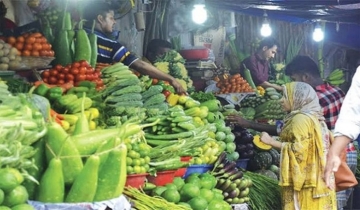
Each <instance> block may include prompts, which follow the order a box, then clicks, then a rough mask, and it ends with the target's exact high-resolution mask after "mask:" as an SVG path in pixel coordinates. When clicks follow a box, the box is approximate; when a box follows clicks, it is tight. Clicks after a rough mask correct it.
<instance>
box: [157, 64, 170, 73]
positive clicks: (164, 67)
mask: <svg viewBox="0 0 360 210" xmlns="http://www.w3.org/2000/svg"><path fill="white" fill-rule="evenodd" d="M154 66H155V67H156V68H158V69H159V70H161V71H162V72H164V73H166V74H168V73H169V72H170V71H169V62H156V63H154Z"/></svg>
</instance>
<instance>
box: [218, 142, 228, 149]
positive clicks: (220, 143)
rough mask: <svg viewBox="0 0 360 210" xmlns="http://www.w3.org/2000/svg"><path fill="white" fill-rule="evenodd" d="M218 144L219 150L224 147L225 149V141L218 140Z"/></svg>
mask: <svg viewBox="0 0 360 210" xmlns="http://www.w3.org/2000/svg"><path fill="white" fill-rule="evenodd" d="M218 145H219V148H220V151H225V149H226V143H225V142H223V141H218Z"/></svg>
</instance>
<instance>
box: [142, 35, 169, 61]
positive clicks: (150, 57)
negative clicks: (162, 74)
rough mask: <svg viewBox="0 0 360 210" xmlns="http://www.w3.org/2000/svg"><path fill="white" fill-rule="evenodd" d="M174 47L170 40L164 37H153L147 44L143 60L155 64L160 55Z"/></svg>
mask: <svg viewBox="0 0 360 210" xmlns="http://www.w3.org/2000/svg"><path fill="white" fill-rule="evenodd" d="M172 49H173V47H172V44H171V43H170V42H168V41H166V40H163V39H152V40H151V41H150V42H149V43H148V45H147V46H146V53H145V55H144V57H143V60H145V61H148V62H150V63H152V64H154V63H155V61H156V59H157V58H158V57H161V56H163V55H164V54H165V53H167V52H169V51H170V50H172Z"/></svg>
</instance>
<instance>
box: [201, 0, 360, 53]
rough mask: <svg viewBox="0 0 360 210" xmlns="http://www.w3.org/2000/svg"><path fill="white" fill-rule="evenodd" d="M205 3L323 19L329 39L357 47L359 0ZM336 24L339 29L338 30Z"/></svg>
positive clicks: (278, 16) (284, 17)
mask: <svg viewBox="0 0 360 210" xmlns="http://www.w3.org/2000/svg"><path fill="white" fill-rule="evenodd" d="M206 4H207V5H209V6H211V7H216V8H219V9H225V10H231V11H234V12H236V13H242V14H247V15H254V16H263V14H264V11H266V13H267V15H268V19H270V20H271V19H273V20H280V21H288V22H293V23H309V22H315V21H319V20H322V21H325V22H326V23H327V26H326V31H325V32H326V37H327V40H328V41H332V42H336V43H339V44H343V45H346V46H349V47H352V48H357V49H360V38H359V34H360V0H268V1H254V0H222V1H219V0H206ZM337 28H338V29H339V30H337Z"/></svg>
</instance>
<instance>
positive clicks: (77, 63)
mask: <svg viewBox="0 0 360 210" xmlns="http://www.w3.org/2000/svg"><path fill="white" fill-rule="evenodd" d="M71 67H75V68H79V67H80V62H74V63H72V64H71Z"/></svg>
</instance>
